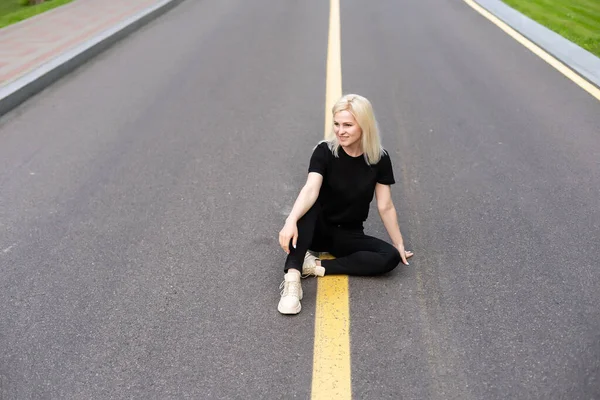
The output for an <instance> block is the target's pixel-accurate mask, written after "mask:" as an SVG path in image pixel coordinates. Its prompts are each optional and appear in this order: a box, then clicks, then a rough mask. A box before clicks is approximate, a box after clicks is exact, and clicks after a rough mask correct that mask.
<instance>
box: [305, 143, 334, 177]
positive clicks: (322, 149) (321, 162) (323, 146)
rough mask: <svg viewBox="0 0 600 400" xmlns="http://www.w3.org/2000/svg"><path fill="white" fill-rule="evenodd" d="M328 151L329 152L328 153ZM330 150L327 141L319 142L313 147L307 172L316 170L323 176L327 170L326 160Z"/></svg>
mask: <svg viewBox="0 0 600 400" xmlns="http://www.w3.org/2000/svg"><path fill="white" fill-rule="evenodd" d="M328 153H329V154H328ZM330 154H331V150H329V147H328V146H327V143H324V142H321V143H319V144H318V145H317V147H315V150H314V151H313V154H312V156H311V157H310V164H309V166H308V172H316V173H318V174H321V175H322V176H323V177H324V176H325V172H326V171H327V161H328V159H329V155H330Z"/></svg>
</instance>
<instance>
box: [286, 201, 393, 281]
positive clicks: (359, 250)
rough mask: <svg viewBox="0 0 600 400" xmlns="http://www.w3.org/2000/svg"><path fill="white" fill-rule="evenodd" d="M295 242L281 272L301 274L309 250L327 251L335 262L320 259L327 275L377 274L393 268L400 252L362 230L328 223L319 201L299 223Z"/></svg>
mask: <svg viewBox="0 0 600 400" xmlns="http://www.w3.org/2000/svg"><path fill="white" fill-rule="evenodd" d="M297 225H298V241H297V243H296V248H295V249H294V248H293V247H292V246H291V243H290V254H289V255H288V257H287V259H286V261H285V267H284V271H285V272H287V271H288V269H290V268H294V269H297V270H298V271H300V272H302V263H303V262H304V254H305V253H306V251H307V250H308V249H310V250H312V251H316V252H328V253H329V254H331V255H333V256H334V257H336V258H335V260H321V265H322V266H323V267H324V268H325V274H326V275H336V274H343V275H379V274H384V273H386V272H389V271H391V270H393V269H394V268H396V266H397V265H398V264H399V263H400V252H398V250H397V249H396V248H395V247H394V246H392V245H391V244H389V243H387V242H384V241H383V240H381V239H377V238H374V237H371V236H367V235H365V233H364V231H363V229H362V228H354V229H346V228H342V227H339V226H335V225H330V224H327V223H326V222H325V221H324V220H323V218H322V215H321V206H320V205H319V203H318V202H316V203H315V205H314V206H312V208H311V209H310V210H308V211H307V213H306V214H304V216H303V217H302V218H300V220H299V221H298V224H297Z"/></svg>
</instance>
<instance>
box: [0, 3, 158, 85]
mask: <svg viewBox="0 0 600 400" xmlns="http://www.w3.org/2000/svg"><path fill="white" fill-rule="evenodd" d="M162 2H163V0H126V1H123V0H75V1H74V2H72V3H69V4H67V5H64V6H61V7H58V8H55V9H53V10H51V11H48V12H46V13H43V14H40V15H38V16H36V17H33V18H30V19H27V20H25V21H22V22H19V23H17V24H15V25H10V26H7V27H5V28H2V29H0V88H1V87H3V86H5V85H7V84H9V83H10V82H12V81H14V80H16V79H18V78H19V77H21V76H23V75H25V74H27V73H28V72H30V71H32V70H34V69H36V68H37V67H39V66H41V65H43V64H45V63H47V62H48V61H50V60H52V59H54V58H55V57H57V56H59V55H61V54H62V53H64V52H66V51H68V50H70V49H72V48H74V47H76V46H78V45H80V44H82V43H84V42H86V41H87V40H89V39H91V38H93V37H94V36H95V35H98V34H99V33H101V32H103V31H105V30H107V29H109V28H111V27H113V26H115V25H117V24H119V23H120V22H122V21H125V20H126V19H128V18H130V17H132V16H134V15H135V14H137V13H139V12H142V11H144V10H146V9H148V8H150V7H152V6H155V5H157V4H159V3H162Z"/></svg>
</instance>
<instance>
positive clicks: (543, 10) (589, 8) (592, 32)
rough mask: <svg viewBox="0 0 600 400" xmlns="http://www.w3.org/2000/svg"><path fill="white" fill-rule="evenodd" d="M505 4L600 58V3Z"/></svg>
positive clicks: (511, 0) (539, 0)
mask: <svg viewBox="0 0 600 400" xmlns="http://www.w3.org/2000/svg"><path fill="white" fill-rule="evenodd" d="M504 2H505V3H506V4H508V5H509V6H511V7H512V8H514V9H516V10H518V11H520V12H521V13H523V14H525V15H527V16H528V17H529V18H531V19H533V20H535V21H537V22H539V23H540V24H542V25H544V26H546V27H547V28H549V29H552V30H553V31H554V32H556V33H558V34H560V35H562V36H564V37H565V38H567V39H569V40H570V41H572V42H573V43H576V44H578V45H579V46H581V47H583V48H584V49H586V50H587V51H589V52H590V53H593V54H595V55H596V56H599V57H600V0H504Z"/></svg>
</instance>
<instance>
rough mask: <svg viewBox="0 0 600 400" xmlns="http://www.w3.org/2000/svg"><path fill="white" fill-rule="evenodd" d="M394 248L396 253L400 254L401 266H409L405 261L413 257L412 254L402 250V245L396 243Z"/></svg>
mask: <svg viewBox="0 0 600 400" xmlns="http://www.w3.org/2000/svg"><path fill="white" fill-rule="evenodd" d="M396 248H397V249H398V252H399V253H400V258H401V259H402V264H404V265H410V264H409V263H408V261H406V260H407V259H409V258H411V257H412V256H413V255H414V253H413V252H412V251H410V250H404V243H398V244H397V245H396Z"/></svg>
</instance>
